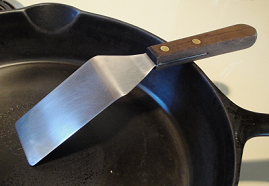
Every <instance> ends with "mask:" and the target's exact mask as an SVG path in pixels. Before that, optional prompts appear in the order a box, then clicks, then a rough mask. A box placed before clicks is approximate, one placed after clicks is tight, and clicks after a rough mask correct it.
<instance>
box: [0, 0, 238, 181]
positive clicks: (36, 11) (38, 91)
mask: <svg viewBox="0 0 269 186" xmlns="http://www.w3.org/2000/svg"><path fill="white" fill-rule="evenodd" d="M55 12H56V13H55ZM25 13H26V14H25ZM44 14H45V15H44ZM55 15H57V19H48V20H41V19H37V18H38V16H39V17H52V18H54V17H55ZM61 15H64V16H61ZM0 16H1V19H0V20H1V29H0V35H5V37H4V38H1V40H0V51H3V52H1V55H0V60H1V61H0V62H1V68H0V103H1V107H0V146H1V149H0V153H1V154H0V157H1V158H0V166H1V169H0V184H1V185H22V184H26V185H60V184H62V185H82V184H88V185H94V184H99V185H218V186H221V185H232V183H233V179H234V178H233V176H234V159H235V154H234V144H233V136H232V132H231V128H230V124H229V122H228V119H227V116H226V113H225V111H224V109H223V107H222V104H221V102H220V100H219V99H218V97H217V95H216V93H215V92H214V89H213V88H212V85H211V84H210V82H209V81H208V80H207V79H206V77H204V75H203V74H202V73H201V72H200V70H199V69H198V68H197V67H196V65H195V64H186V65H182V66H178V67H173V68H169V69H164V70H160V71H153V72H151V73H150V74H149V76H148V77H147V78H146V79H145V80H143V82H142V83H141V84H140V86H139V87H137V88H135V89H134V90H133V91H132V92H131V93H130V94H129V95H127V96H126V97H124V98H122V99H120V100H118V101H116V103H115V104H113V105H111V106H110V107H109V108H108V109H106V110H105V111H104V112H102V113H101V114H100V115H99V116H98V117H96V118H95V119H94V120H93V121H91V122H90V123H89V124H88V125H86V126H85V127H84V128H83V129H81V130H80V131H79V132H77V133H76V134H75V135H74V136H72V137H71V138H70V139H69V140H67V141H66V142H65V143H64V144H63V145H62V146H60V147H59V148H58V149H56V150H55V151H54V152H53V153H52V154H50V155H49V156H48V157H47V158H45V159H44V161H42V162H41V163H40V164H38V165H37V166H35V167H30V166H29V165H28V163H27V161H26V158H25V156H24V154H23V150H22V149H21V146H20V143H19V140H18V138H17V135H16V132H15V129H14V124H15V121H16V120H17V119H19V118H20V117H21V116H22V115H23V114H24V113H25V112H27V111H28V110H29V109H30V108H31V107H32V106H34V105H35V104H36V103H37V102H38V101H39V100H40V99H42V98H43V97H44V96H45V95H46V94H48V93H49V92H50V91H51V90H52V89H53V88H54V87H56V86H57V85H58V84H59V83H60V82H62V81H63V80H64V79H65V78H66V77H68V75H70V74H71V73H72V72H74V71H75V70H76V69H77V68H78V67H79V66H80V65H81V64H82V63H83V62H85V61H86V60H88V59H89V58H91V57H92V56H95V55H98V54H122V55H127V54H137V53H143V52H144V51H145V48H146V47H147V46H150V45H153V44H156V43H160V42H162V41H161V40H160V39H159V38H157V37H155V36H153V35H151V34H149V33H147V32H145V31H143V30H140V29H138V28H135V27H133V26H131V25H128V24H125V23H121V22H118V21H115V20H112V19H108V18H104V17H101V16H96V15H91V14H86V13H80V12H79V11H78V10H76V9H73V8H71V7H67V6H63V5H57V4H54V5H52V4H48V5H41V6H33V7H31V8H26V10H25V11H24V10H17V11H15V12H9V13H3V14H1V15H0ZM66 17H67V18H68V19H67V18H66ZM11 23H12V24H11ZM59 25H60V26H59Z"/></svg>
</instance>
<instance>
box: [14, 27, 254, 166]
mask: <svg viewBox="0 0 269 186" xmlns="http://www.w3.org/2000/svg"><path fill="white" fill-rule="evenodd" d="M256 37H257V33H256V30H255V29H254V28H253V27H250V26H248V25H243V24H240V25H234V26H231V27H227V28H223V29H220V30H215V31H212V32H208V33H204V34H200V35H196V36H192V37H188V38H184V39H180V40H176V41H172V42H167V43H162V44H158V45H154V46H151V47H148V48H147V50H146V49H145V50H146V53H145V54H139V55H134V56H96V57H93V58H92V59H90V60H89V61H87V62H86V63H85V64H84V65H82V66H81V67H80V68H79V69H78V70H77V71H76V72H74V73H73V74H72V75H71V76H70V77H68V78H67V79H66V80H65V81H64V82H62V83H61V84H60V85H59V86H58V87H56V88H55V89H54V90H53V91H52V92H50V93H49V94H48V95H47V96H46V97H45V98H44V99H42V100H41V101H40V102H39V103H38V104H37V105H35V106H34V107H33V108H32V109H31V110H30V111H28V112H27V113H26V114H25V115H24V116H22V117H21V118H20V119H19V120H18V121H17V122H16V130H17V133H18V136H19V139H20V141H21V144H22V147H23V150H24V152H25V154H26V157H27V159H28V162H29V164H30V165H32V166H33V165H35V164H36V163H38V162H39V161H40V160H42V159H43V158H44V157H45V156H46V155H48V154H49V153H50V152H51V151H53V150H54V149H55V148H56V147H58V146H59V145H60V144H62V143H63V142H64V141H65V140H67V139H68V138H69V137H70V136H72V135H73V134H74V133H75V132H77V131H78V130H79V129H80V128H81V127H83V126H84V125H85V124H86V123H88V122H89V121H90V120H92V119H93V118H94V117H95V116H96V115H98V114H99V113H100V112H102V111H103V110H104V109H105V108H107V107H108V106H109V105H110V104H111V103H113V102H114V101H116V100H117V99H119V98H120V97H122V96H124V95H126V94H128V93H129V92H130V91H131V90H132V89H133V88H134V87H135V86H136V85H137V84H139V82H141V81H142V80H143V79H144V78H145V77H146V76H147V74H148V73H149V72H150V71H151V70H152V69H153V68H155V69H160V68H165V67H169V66H172V65H180V64H183V63H188V62H191V61H194V60H198V59H203V58H207V57H211V56H215V55H219V54H224V53H228V52H232V51H236V50H241V49H245V48H248V47H250V46H252V45H253V44H254V43H255V41H256Z"/></svg>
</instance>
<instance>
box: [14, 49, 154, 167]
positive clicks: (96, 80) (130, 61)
mask: <svg viewBox="0 0 269 186" xmlns="http://www.w3.org/2000/svg"><path fill="white" fill-rule="evenodd" d="M154 66H155V64H154V63H153V62H152V61H151V60H150V59H149V58H148V56H147V55H146V54H141V55H134V56H97V57H94V58H92V59H91V60H89V61H88V62H86V63H85V64H84V65H83V66H81V67H80V68H79V69H78V70H77V71H76V72H75V73H73V74H72V75H71V76H70V77H68V78H67V79H66V80H65V81H64V82H62V83H61V84H60V85H59V86H58V87H56V88H55V89H54V90H53V91H52V92H51V93H49V94H48V95H47V96H46V97H45V98H44V99H42V100H41V101H40V102H39V103H38V104H37V105H35V106H34V107H33V108H32V109H31V110H30V111H28V112H27V113H26V114H25V115H24V116H22V117H21V118H20V119H19V120H18V121H17V122H16V124H15V127H16V130H17V133H18V136H19V139H20V142H21V144H22V147H23V150H24V152H25V155H26V157H27V160H28V162H29V164H30V165H32V166H33V165H35V164H37V163H38V162H39V161H40V160H42V159H43V158H44V157H45V156H47V155H48V154H49V153H50V152H51V151H53V150H54V149H55V148H56V147H58V146H59V145H60V144H61V143H63V142H64V141H65V140H67V139H68V138H69V137H70V136H72V135H73V134H74V133H75V132H77V131H78V130H79V129H80V128H81V127H83V126H84V125H85V124H87V123H88V122H89V121H90V120H92V119H93V118H94V117H95V116H96V115H98V114H99V113H100V112H102V111H103V110H104V109H105V108H106V107H108V106H109V105H110V104H111V103H113V102H114V101H116V100H117V99H118V98H120V97H122V96H123V95H125V94H127V93H128V92H130V91H131V90H132V89H133V88H134V87H135V86H136V85H137V84H138V83H139V82H140V81H142V80H143V78H144V77H145V76H146V75H147V74H148V73H149V72H150V71H151V70H152V68H153V67H154Z"/></svg>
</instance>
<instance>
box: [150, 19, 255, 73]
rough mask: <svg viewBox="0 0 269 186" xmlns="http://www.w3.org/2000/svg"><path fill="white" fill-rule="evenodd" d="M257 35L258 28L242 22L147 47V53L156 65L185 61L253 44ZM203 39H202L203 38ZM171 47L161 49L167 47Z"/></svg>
mask: <svg viewBox="0 0 269 186" xmlns="http://www.w3.org/2000/svg"><path fill="white" fill-rule="evenodd" d="M256 38H257V32H256V29H255V28H253V27H251V26H248V25H244V24H238V25H234V26H230V27H226V28H222V29H219V30H215V31H211V32H207V33H204V34H199V35H196V36H191V37H187V38H184V39H179V40H175V41H171V42H166V43H162V44H158V45H154V46H151V47H148V48H147V54H148V55H149V57H150V58H151V59H152V60H153V61H154V62H155V63H156V65H157V66H156V68H157V69H158V68H164V67H168V66H172V65H178V64H183V63H187V62H191V61H194V60H198V59H204V58H207V57H212V56H216V55H220V54H224V53H229V52H233V51H237V50H242V49H245V48H248V47H250V46H252V45H253V44H254V43H255V41H256ZM199 41H200V42H199ZM163 46H165V47H168V48H169V51H167V48H166V50H161V47H162V49H164V48H165V47H163Z"/></svg>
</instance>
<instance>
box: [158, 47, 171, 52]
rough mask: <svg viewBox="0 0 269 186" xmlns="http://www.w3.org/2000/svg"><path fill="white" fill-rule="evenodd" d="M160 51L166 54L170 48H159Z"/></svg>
mask: <svg viewBox="0 0 269 186" xmlns="http://www.w3.org/2000/svg"><path fill="white" fill-rule="evenodd" d="M160 49H161V51H163V52H168V51H169V50H170V48H169V47H168V46H161V47H160Z"/></svg>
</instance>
